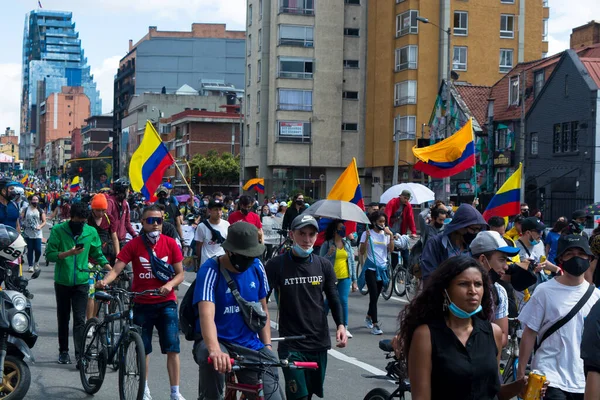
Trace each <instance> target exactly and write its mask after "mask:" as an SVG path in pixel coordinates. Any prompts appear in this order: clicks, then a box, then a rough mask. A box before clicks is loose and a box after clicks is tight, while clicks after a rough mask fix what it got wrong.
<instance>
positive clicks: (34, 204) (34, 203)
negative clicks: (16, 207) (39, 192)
mask: <svg viewBox="0 0 600 400" xmlns="http://www.w3.org/2000/svg"><path fill="white" fill-rule="evenodd" d="M38 204H39V203H38V202H37V201H33V202H32V203H31V205H32V206H34V207H36V206H37V205H38Z"/></svg>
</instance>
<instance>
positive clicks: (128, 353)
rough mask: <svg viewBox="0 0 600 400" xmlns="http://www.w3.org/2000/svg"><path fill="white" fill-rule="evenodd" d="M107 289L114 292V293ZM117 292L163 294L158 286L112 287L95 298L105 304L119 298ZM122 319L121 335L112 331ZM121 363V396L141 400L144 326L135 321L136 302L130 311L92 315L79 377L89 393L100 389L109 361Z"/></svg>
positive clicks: (82, 350)
mask: <svg viewBox="0 0 600 400" xmlns="http://www.w3.org/2000/svg"><path fill="white" fill-rule="evenodd" d="M108 292H111V293H113V294H112V295H111V294H109V293H108ZM117 293H121V294H123V295H126V296H127V297H128V298H130V299H133V298H134V297H136V296H140V295H145V294H150V295H160V294H159V291H158V289H154V290H144V291H143V292H128V291H126V290H124V289H120V288H109V289H106V291H100V292H96V294H95V297H96V300H98V301H100V302H103V303H110V302H113V301H116V300H115V299H117V298H118V297H117V295H116V294H117ZM117 320H120V321H122V327H121V331H120V332H119V334H118V335H114V334H113V333H112V332H111V323H113V322H114V321H117ZM113 363H118V369H119V399H120V400H141V399H142V398H143V396H144V387H145V380H146V351H145V350H144V342H143V341H142V337H141V328H140V327H138V326H136V325H134V324H133V301H130V302H129V307H128V312H116V313H113V314H108V315H105V316H104V319H102V320H100V319H99V318H91V319H89V320H88V321H87V323H86V324H85V329H84V331H83V338H82V343H81V350H80V359H79V360H78V365H77V367H78V369H79V377H80V379H81V384H82V385H83V389H84V390H85V391H86V393H89V394H94V393H96V392H98V390H100V388H101V387H102V383H103V382H104V377H105V375H106V367H107V365H108V364H113Z"/></svg>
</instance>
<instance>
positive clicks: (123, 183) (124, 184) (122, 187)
mask: <svg viewBox="0 0 600 400" xmlns="http://www.w3.org/2000/svg"><path fill="white" fill-rule="evenodd" d="M130 185H131V183H130V182H129V181H128V180H127V179H125V178H120V179H117V180H116V181H114V183H113V192H115V194H118V193H122V194H124V193H125V192H126V191H127V189H129V186H130Z"/></svg>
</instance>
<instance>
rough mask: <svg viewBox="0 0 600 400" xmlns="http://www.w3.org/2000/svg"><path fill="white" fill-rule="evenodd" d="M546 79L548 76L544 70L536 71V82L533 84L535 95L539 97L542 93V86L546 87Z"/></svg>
mask: <svg viewBox="0 0 600 400" xmlns="http://www.w3.org/2000/svg"><path fill="white" fill-rule="evenodd" d="M545 79H546V77H545V75H544V70H541V71H536V73H535V75H534V84H533V95H534V97H537V96H538V95H539V94H540V92H541V91H542V88H543V87H544V82H545Z"/></svg>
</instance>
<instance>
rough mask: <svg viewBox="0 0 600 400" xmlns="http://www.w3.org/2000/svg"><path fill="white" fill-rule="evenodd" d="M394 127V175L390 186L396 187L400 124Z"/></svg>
mask: <svg viewBox="0 0 600 400" xmlns="http://www.w3.org/2000/svg"><path fill="white" fill-rule="evenodd" d="M396 118H397V121H399V120H400V118H399V115H398V116H397V117H396ZM394 125H398V126H396V129H395V130H394V136H393V139H394V174H393V175H392V186H394V185H397V184H398V163H399V161H400V160H399V158H400V154H399V153H400V135H399V134H400V130H399V129H398V128H399V125H400V124H394Z"/></svg>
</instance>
